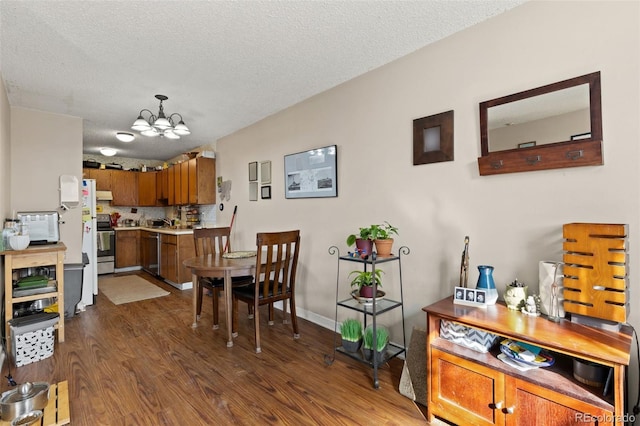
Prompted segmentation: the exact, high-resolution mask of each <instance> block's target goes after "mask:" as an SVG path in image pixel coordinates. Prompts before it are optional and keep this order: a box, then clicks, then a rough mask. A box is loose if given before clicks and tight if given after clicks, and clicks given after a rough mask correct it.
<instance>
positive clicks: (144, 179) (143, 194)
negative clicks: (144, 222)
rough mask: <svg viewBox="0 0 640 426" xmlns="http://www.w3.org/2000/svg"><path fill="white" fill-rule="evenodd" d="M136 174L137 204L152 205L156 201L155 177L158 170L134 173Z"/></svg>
mask: <svg viewBox="0 0 640 426" xmlns="http://www.w3.org/2000/svg"><path fill="white" fill-rule="evenodd" d="M136 174H137V175H138V205H139V206H143V207H148V206H150V207H153V206H156V205H158V203H157V199H158V197H157V184H156V177H157V175H158V174H160V173H159V172H143V173H136Z"/></svg>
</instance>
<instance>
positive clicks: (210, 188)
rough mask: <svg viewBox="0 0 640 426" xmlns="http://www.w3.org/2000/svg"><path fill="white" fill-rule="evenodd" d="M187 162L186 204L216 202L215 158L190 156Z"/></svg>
mask: <svg viewBox="0 0 640 426" xmlns="http://www.w3.org/2000/svg"><path fill="white" fill-rule="evenodd" d="M188 164H189V166H188V167H189V199H188V204H215V203H216V190H217V184H216V160H215V159H213V158H204V157H201V158H192V159H191V160H189V161H188Z"/></svg>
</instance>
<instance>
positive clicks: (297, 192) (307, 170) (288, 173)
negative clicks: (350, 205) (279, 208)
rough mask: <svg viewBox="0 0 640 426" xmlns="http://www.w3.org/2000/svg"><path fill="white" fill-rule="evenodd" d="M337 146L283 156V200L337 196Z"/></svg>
mask: <svg viewBox="0 0 640 426" xmlns="http://www.w3.org/2000/svg"><path fill="white" fill-rule="evenodd" d="M337 157H338V150H337V146H336V145H330V146H325V147H323V148H316V149H311V150H308V151H304V152H298V153H296V154H290V155H285V156H284V184H285V185H284V187H285V198H323V197H337V196H338V172H337V168H336V165H337Z"/></svg>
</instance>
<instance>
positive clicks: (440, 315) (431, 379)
mask: <svg viewBox="0 0 640 426" xmlns="http://www.w3.org/2000/svg"><path fill="white" fill-rule="evenodd" d="M423 311H425V312H426V314H427V348H426V350H427V394H428V397H427V398H428V400H427V401H426V404H427V407H428V408H427V415H428V417H427V420H428V421H433V419H434V417H439V418H442V419H445V420H447V421H450V422H454V423H456V424H474V425H525V424H544V425H545V426H555V425H563V426H565V425H588V424H593V425H595V424H598V425H614V424H623V419H624V418H625V412H624V405H625V401H624V399H625V398H624V382H625V368H626V366H628V365H629V359H630V350H631V342H632V335H631V329H630V327H627V326H623V327H622V329H621V331H620V332H611V331H604V330H601V329H597V328H592V327H588V326H585V325H582V324H575V323H572V322H570V321H568V320H562V321H561V322H559V323H555V322H551V321H549V320H547V319H546V318H543V317H531V316H527V315H524V314H522V313H520V312H518V311H512V310H509V309H507V307H506V306H505V305H503V304H501V303H498V304H496V305H493V306H488V307H487V308H479V307H471V306H464V305H456V304H454V303H453V298H452V297H448V298H445V299H443V300H441V301H439V302H436V303H434V304H432V305H430V306H427V307H425V308H423ZM442 320H448V321H452V322H454V323H458V324H462V325H465V326H468V327H471V328H475V329H478V330H482V331H486V332H489V333H493V334H497V335H499V336H501V337H504V338H510V339H513V340H517V341H520V342H525V343H529V344H532V345H536V346H539V347H541V348H544V349H546V350H548V351H550V352H552V354H553V356H554V357H555V363H554V365H553V366H551V367H540V368H537V369H534V370H529V371H519V370H517V369H515V368H513V367H511V366H509V365H507V364H505V363H503V362H502V361H500V360H499V359H498V358H497V357H496V355H497V353H499V352H500V351H499V349H497V350H496V349H495V348H494V349H493V350H491V351H489V352H487V353H481V352H477V351H474V350H471V349H467V348H465V347H463V346H460V345H457V344H455V343H453V342H451V341H449V340H446V339H444V338H442V337H440V322H441V321H442ZM500 340H502V339H500ZM574 358H577V359H580V360H586V361H590V362H595V363H597V364H600V365H603V366H606V367H610V368H612V369H613V375H612V383H611V386H610V388H609V391H608V393H607V395H603V388H602V387H599V388H598V387H592V386H588V385H585V384H583V383H581V382H579V381H578V380H576V379H575V378H574V377H573V359H574Z"/></svg>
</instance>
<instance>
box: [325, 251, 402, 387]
mask: <svg viewBox="0 0 640 426" xmlns="http://www.w3.org/2000/svg"><path fill="white" fill-rule="evenodd" d="M398 252H399V255H398V256H393V255H392V256H376V253H375V252H374V253H373V255H372V256H369V257H367V259H362V258H360V257H351V256H340V250H339V249H338V247H336V246H331V247H329V254H332V255H338V265H337V267H336V268H337V270H338V271H340V262H347V263H348V264H352V265H353V264H355V265H357V266H358V267H361V268H363V269H364V270H365V271H366V270H367V269H370V270H371V274H372V275H375V272H376V269H377V268H378V267H379V265H380V264H383V263H395V264H397V265H398V276H399V280H400V283H399V289H398V290H399V292H398V293H397V294H398V297H399V300H393V299H391V298H390V297H382V296H381V297H379V298H375V297H374V298H373V301H372V302H368V303H361V302H362V301H361V300H356V299H355V297H353V296H352V295H351V296H350V297H348V298H346V299H343V300H339V299H338V294H339V293H340V292H339V290H340V288H339V287H340V285H339V277H338V278H336V317H335V321H334V324H335V327H336V329H335V330H334V331H335V333H334V336H336V337H334V339H335V338H337V336H338V335H339V334H340V332H339V331H338V307H342V308H347V309H350V310H352V311H355V312H358V313H360V314H361V315H362V317H363V319H364V326H365V327H367V320H368V319H369V318H370V319H371V324H372V327H373V341H374V342H375V341H376V330H377V324H378V323H377V322H378V316H380V315H382V314H385V313H387V312H391V311H393V310H395V309H398V308H399V309H400V310H401V319H402V345H398V344H396V343H392V342H389V344H388V345H387V348H386V350H385V351H384V354H383V356H382V359H381V360H379V359H378V356H372V357H371V358H372V359H371V361H369V360H366V359H365V357H364V356H363V355H362V353H361V352H355V353H354V352H349V351H347V350H345V349H344V348H343V347H342V346H338V345H337V344H336V341H335V340H334V353H333V359H330V358H329V357H326V358H325V362H326V363H327V364H331V363H333V361H334V359H335V352H336V351H338V352H341V353H344V354H345V355H347V356H349V357H351V358H354V359H357V360H358V361H361V362H364V363H367V364H369V365H370V366H371V367H372V368H373V387H374V388H376V389H377V388H378V387H379V386H380V384H379V381H378V367H379V365H380V364H382V363H384V362H387V361H388V360H389V359H391V358H394V357H396V356H398V355H401V354H403V353H404V352H405V351H406V346H407V345H406V342H405V330H404V304H403V296H402V263H401V258H400V256H401V255H407V254H409V248H408V247H404V246H403V247H400V249H399V250H398ZM349 291H351V290H349Z"/></svg>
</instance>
